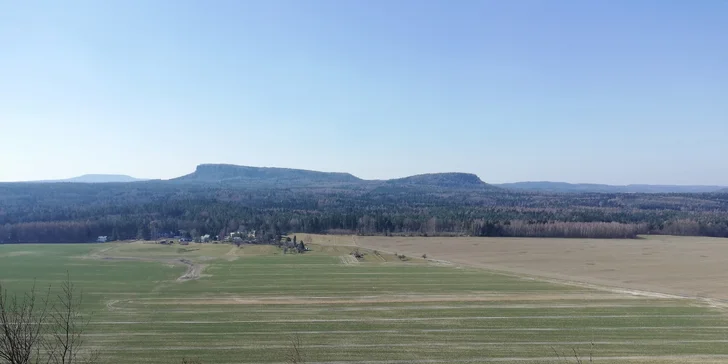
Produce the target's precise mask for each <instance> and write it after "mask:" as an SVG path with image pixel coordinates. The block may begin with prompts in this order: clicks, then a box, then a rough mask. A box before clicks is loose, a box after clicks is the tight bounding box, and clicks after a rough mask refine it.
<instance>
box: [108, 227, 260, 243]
mask: <svg viewBox="0 0 728 364" xmlns="http://www.w3.org/2000/svg"><path fill="white" fill-rule="evenodd" d="M158 239H163V240H161V241H159V242H160V243H161V244H172V243H174V241H178V242H179V243H180V244H182V245H187V244H189V243H191V242H195V243H210V242H213V241H220V239H219V237H218V236H217V235H216V236H211V235H210V234H205V235H200V236H198V237H194V238H192V237H189V234H188V233H187V232H186V231H184V230H180V232H179V234H177V235H175V234H174V233H160V234H159V235H158V236H157V239H154V240H158ZM222 240H223V241H226V242H230V243H234V244H243V243H248V244H256V243H258V241H257V239H256V234H255V230H251V231H246V232H242V231H236V232H234V233H230V235H228V236H226V237H225V238H224V239H222ZM108 241H110V239H109V237H108V236H105V235H102V236H99V237H98V239H96V242H97V243H106V242H108Z"/></svg>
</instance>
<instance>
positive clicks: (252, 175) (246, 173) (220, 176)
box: [172, 164, 363, 184]
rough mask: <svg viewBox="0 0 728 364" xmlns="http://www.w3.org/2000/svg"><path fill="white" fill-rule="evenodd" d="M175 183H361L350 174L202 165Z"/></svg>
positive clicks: (229, 165) (177, 179)
mask: <svg viewBox="0 0 728 364" xmlns="http://www.w3.org/2000/svg"><path fill="white" fill-rule="evenodd" d="M172 181H178V182H201V183H219V182H225V183H244V184H255V183H262V184H268V183H274V184H312V183H356V182H362V181H363V180H361V179H359V178H357V177H355V176H353V175H351V174H349V173H333V172H318V171H308V170H303V169H290V168H269V167H248V166H236V165H232V164H201V165H199V166H197V169H196V170H195V171H194V172H193V173H190V174H188V175H185V176H182V177H178V178H175V179H172Z"/></svg>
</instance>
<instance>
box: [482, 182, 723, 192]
mask: <svg viewBox="0 0 728 364" xmlns="http://www.w3.org/2000/svg"><path fill="white" fill-rule="evenodd" d="M496 186H498V187H502V188H506V189H510V190H519V191H533V192H557V193H578V192H591V193H710V192H718V191H721V192H722V191H728V189H726V187H725V186H680V185H645V184H632V185H624V186H617V185H605V184H596V183H566V182H548V181H538V182H515V183H501V184H497V185H496Z"/></svg>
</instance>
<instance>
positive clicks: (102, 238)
mask: <svg viewBox="0 0 728 364" xmlns="http://www.w3.org/2000/svg"><path fill="white" fill-rule="evenodd" d="M108 240H109V239H108V237H106V236H99V237H98V238H97V239H96V242H97V243H105V242H107V241H108Z"/></svg>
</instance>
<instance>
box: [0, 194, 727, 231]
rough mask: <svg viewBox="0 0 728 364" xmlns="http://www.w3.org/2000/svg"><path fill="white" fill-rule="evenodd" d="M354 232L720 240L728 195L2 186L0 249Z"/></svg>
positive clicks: (725, 217)
mask: <svg viewBox="0 0 728 364" xmlns="http://www.w3.org/2000/svg"><path fill="white" fill-rule="evenodd" d="M253 229H254V230H257V231H258V232H261V233H263V234H269V235H270V236H274V235H277V234H283V233H289V232H308V233H330V232H347V233H356V234H361V235H374V234H381V235H423V236H424V235H428V236H432V235H470V236H523V237H574V238H633V237H636V236H637V235H638V234H675V235H697V236H716V237H728V195H726V194H663V195H659V194H597V193H590V194H587V193H584V194H536V193H522V192H512V191H506V190H498V189H487V190H481V189H458V188H441V187H427V186H424V187H423V186H419V187H411V186H404V187H401V186H378V187H376V188H372V189H361V188H349V187H346V186H328V187H305V188H251V187H235V186H225V185H191V184H180V183H176V184H175V183H166V182H159V181H156V182H145V183H133V184H129V183H124V184H95V185H94V184H0V242H3V243H67V242H90V241H94V240H96V238H97V237H98V236H100V235H105V236H108V237H109V238H110V239H114V240H125V239H155V238H157V237H162V236H165V234H170V233H177V232H179V231H180V230H185V231H188V232H192V234H200V235H203V234H210V235H212V236H215V235H219V236H226V235H227V234H228V233H230V232H234V231H238V230H253Z"/></svg>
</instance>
